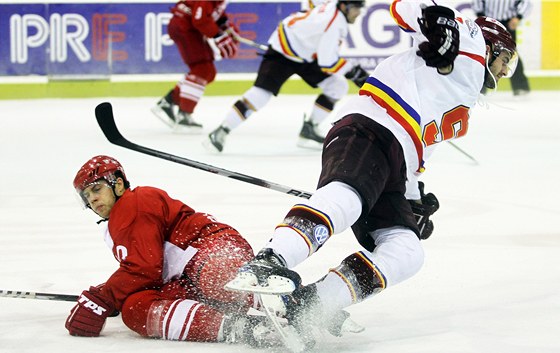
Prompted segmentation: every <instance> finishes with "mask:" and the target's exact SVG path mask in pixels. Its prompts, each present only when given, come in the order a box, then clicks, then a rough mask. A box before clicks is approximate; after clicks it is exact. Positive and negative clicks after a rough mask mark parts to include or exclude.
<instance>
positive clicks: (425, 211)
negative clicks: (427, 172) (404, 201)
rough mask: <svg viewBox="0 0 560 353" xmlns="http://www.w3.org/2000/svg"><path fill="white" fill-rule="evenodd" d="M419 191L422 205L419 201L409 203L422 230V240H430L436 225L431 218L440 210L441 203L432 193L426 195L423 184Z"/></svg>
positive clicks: (419, 185) (421, 183) (420, 185)
mask: <svg viewBox="0 0 560 353" xmlns="http://www.w3.org/2000/svg"><path fill="white" fill-rule="evenodd" d="M418 189H419V190H420V200H418V201H421V203H420V202H418V201H417V200H409V202H410V206H411V207H412V213H414V218H416V223H417V224H418V229H419V230H420V239H428V238H429V237H430V235H432V232H433V231H434V223H433V222H432V221H431V220H430V216H431V215H433V214H434V213H435V212H436V211H437V210H438V209H439V201H438V199H437V198H436V195H434V194H432V193H429V194H427V195H426V194H424V183H423V182H421V181H419V182H418Z"/></svg>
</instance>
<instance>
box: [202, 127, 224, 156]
mask: <svg viewBox="0 0 560 353" xmlns="http://www.w3.org/2000/svg"><path fill="white" fill-rule="evenodd" d="M229 131H230V130H229V129H228V128H227V127H225V126H222V125H220V126H218V128H217V129H216V130H214V131H212V132H211V133H210V134H209V135H208V138H207V139H206V140H204V141H203V142H202V145H203V146H204V147H205V148H206V149H207V150H208V151H210V152H222V151H223V150H224V144H225V143H226V137H227V135H228V134H229Z"/></svg>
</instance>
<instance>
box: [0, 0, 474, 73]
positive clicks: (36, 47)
mask: <svg viewBox="0 0 560 353" xmlns="http://www.w3.org/2000/svg"><path fill="white" fill-rule="evenodd" d="M390 2H391V1H390V0H370V1H368V2H367V6H366V8H365V9H364V11H363V15H362V16H360V17H359V18H358V21H357V22H356V23H355V24H353V25H351V26H350V33H349V35H348V38H347V40H346V42H345V43H342V45H341V55H342V56H344V57H345V58H347V59H349V61H351V62H353V63H359V64H361V65H362V67H364V68H365V69H369V70H371V69H373V68H374V67H375V66H377V64H378V63H379V62H380V61H381V60H383V59H384V58H386V57H388V56H390V55H392V54H394V53H397V52H400V51H402V50H406V49H407V48H409V47H410V45H411V39H410V36H408V35H406V34H405V33H403V32H402V31H401V30H400V29H399V27H398V26H397V25H396V24H395V22H394V21H393V19H392V18H391V15H390V11H389V5H390ZM457 5H458V6H457V7H458V9H460V10H464V9H468V7H469V6H470V5H469V2H468V1H465V2H464V3H460V4H457ZM171 6H173V3H172V2H170V3H161V2H160V3H144V2H142V3H134V2H126V3H113V2H109V1H104V2H101V1H100V2H97V3H70V2H68V1H65V2H63V3H62V2H61V3H24V4H12V3H9V4H0V10H1V11H0V76H24V75H42V76H49V77H64V76H76V77H84V78H88V77H92V76H97V77H109V76H111V75H115V74H117V75H119V74H168V73H182V72H184V71H185V66H184V64H183V63H182V61H181V58H180V56H179V53H178V51H177V49H176V48H175V46H174V44H173V41H172V40H171V39H170V38H169V36H168V35H167V24H168V23H169V20H170V19H171V13H170V12H169V10H170V7H171ZM300 8H301V3H300V2H294V1H287V2H278V1H255V2H231V3H230V4H229V5H228V10H227V11H228V14H229V15H230V18H231V20H232V21H233V22H234V23H235V24H236V25H237V26H238V27H239V29H240V34H241V36H243V37H245V38H248V39H251V40H254V41H256V42H258V43H266V42H267V41H268V38H269V36H270V34H271V33H272V32H273V31H274V29H275V28H276V26H277V24H278V23H279V22H280V21H281V20H282V19H283V18H284V17H286V16H287V15H289V14H290V13H293V12H295V11H298V10H300ZM259 63H260V57H259V56H258V53H257V50H256V49H254V48H252V47H249V46H246V45H241V47H240V51H239V54H238V56H237V57H236V58H235V59H231V60H222V61H220V62H218V63H217V68H218V71H219V72H221V73H253V72H256V71H257V69H258V65H259Z"/></svg>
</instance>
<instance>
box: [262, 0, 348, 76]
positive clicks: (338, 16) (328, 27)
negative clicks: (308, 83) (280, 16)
mask: <svg viewBox="0 0 560 353" xmlns="http://www.w3.org/2000/svg"><path fill="white" fill-rule="evenodd" d="M347 35H348V23H347V22H346V18H345V17H344V14H343V13H342V12H341V11H339V10H338V8H337V2H336V1H325V2H323V3H321V4H319V5H318V6H316V7H314V8H313V9H311V10H309V11H305V12H303V11H301V12H297V13H294V14H292V15H290V16H288V17H286V18H285V19H284V20H282V22H281V23H280V24H279V26H278V28H277V29H276V30H275V31H274V33H272V35H271V36H270V39H269V44H270V45H271V46H272V48H273V49H274V50H276V51H277V52H279V53H282V54H283V55H284V56H285V57H287V58H288V59H290V60H294V61H297V62H312V61H314V60H315V59H317V62H318V64H319V66H320V67H321V68H323V69H324V70H325V71H326V72H329V71H331V72H336V71H338V70H339V69H340V67H341V66H343V65H344V64H345V63H346V61H345V60H343V59H341V58H340V56H339V50H340V45H341V44H342V41H343V40H344V39H345V38H346V36H347Z"/></svg>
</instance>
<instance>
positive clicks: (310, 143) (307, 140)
mask: <svg viewBox="0 0 560 353" xmlns="http://www.w3.org/2000/svg"><path fill="white" fill-rule="evenodd" d="M317 130H318V127H317V125H316V124H313V122H312V121H311V120H308V119H307V118H306V117H305V116H304V119H303V126H302V128H301V131H300V132H299V141H298V144H297V145H298V146H299V147H303V148H311V149H321V148H323V142H324V141H325V138H324V137H323V136H321V135H319V133H318V131H317Z"/></svg>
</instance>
